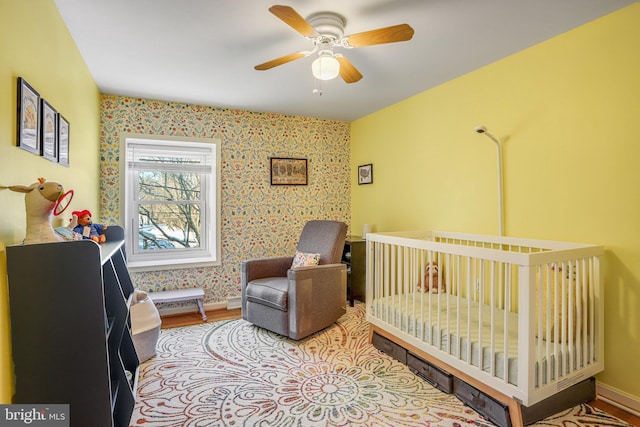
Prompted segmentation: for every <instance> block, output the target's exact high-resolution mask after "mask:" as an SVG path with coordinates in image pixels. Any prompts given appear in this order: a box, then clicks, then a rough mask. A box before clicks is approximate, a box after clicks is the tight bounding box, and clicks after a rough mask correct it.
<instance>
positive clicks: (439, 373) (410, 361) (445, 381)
mask: <svg viewBox="0 0 640 427" xmlns="http://www.w3.org/2000/svg"><path fill="white" fill-rule="evenodd" d="M407 366H408V367H409V369H410V370H411V372H413V373H414V374H416V375H417V376H419V377H420V378H422V379H424V380H425V381H427V382H428V383H429V384H431V385H432V386H434V387H435V388H437V389H438V390H441V391H444V392H445V393H453V375H451V374H450V373H448V372H446V371H443V370H442V369H440V368H438V367H436V366H434V365H432V364H430V363H429V362H427V361H425V360H422V359H421V358H419V357H418V356H416V355H414V354H413V353H408V354H407Z"/></svg>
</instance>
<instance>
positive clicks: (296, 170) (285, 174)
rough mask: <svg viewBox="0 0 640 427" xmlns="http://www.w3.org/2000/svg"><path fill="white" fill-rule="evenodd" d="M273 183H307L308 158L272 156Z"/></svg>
mask: <svg viewBox="0 0 640 427" xmlns="http://www.w3.org/2000/svg"><path fill="white" fill-rule="evenodd" d="M271 185H307V159H293V158H287V157H272V158H271Z"/></svg>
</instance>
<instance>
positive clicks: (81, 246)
mask: <svg viewBox="0 0 640 427" xmlns="http://www.w3.org/2000/svg"><path fill="white" fill-rule="evenodd" d="M106 231H107V233H105V234H107V242H106V243H103V244H100V245H98V244H97V243H95V242H93V241H91V240H79V241H66V242H58V243H42V244H32V245H16V246H9V247H7V273H8V279H9V280H8V282H9V308H10V312H11V335H12V347H13V361H14V366H15V395H14V397H13V403H24V404H30V403H34V404H35V403H40V404H43V403H44V404H46V403H51V404H69V405H70V406H69V410H70V418H71V420H70V421H71V422H70V425H71V426H72V427H86V426H91V427H102V426H105V427H114V426H116V427H120V426H122V427H128V426H129V421H130V418H131V413H132V411H133V407H134V404H135V397H136V392H135V391H136V387H137V378H138V365H139V361H138V356H137V354H136V351H135V348H134V346H133V341H132V339H131V319H130V317H129V308H130V305H131V300H132V293H133V284H132V282H131V278H130V277H129V272H128V270H127V266H126V259H125V251H124V230H123V229H122V228H121V227H118V226H110V227H109V228H108V229H107V230H106Z"/></svg>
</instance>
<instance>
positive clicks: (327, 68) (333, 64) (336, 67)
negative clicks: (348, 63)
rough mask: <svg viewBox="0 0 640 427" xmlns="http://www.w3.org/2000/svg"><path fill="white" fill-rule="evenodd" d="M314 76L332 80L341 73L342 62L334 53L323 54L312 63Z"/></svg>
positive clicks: (319, 78)
mask: <svg viewBox="0 0 640 427" xmlns="http://www.w3.org/2000/svg"><path fill="white" fill-rule="evenodd" d="M311 72H312V73H313V77H315V78H316V79H318V80H331V79H335V78H336V77H338V74H340V63H339V62H338V60H337V59H336V58H334V57H333V56H332V55H322V56H320V57H318V58H317V59H316V60H315V61H313V63H312V64H311Z"/></svg>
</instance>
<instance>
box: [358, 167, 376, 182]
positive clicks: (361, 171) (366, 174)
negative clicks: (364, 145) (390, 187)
mask: <svg viewBox="0 0 640 427" xmlns="http://www.w3.org/2000/svg"><path fill="white" fill-rule="evenodd" d="M371 183H373V165H372V164H371V163H369V164H368V165H361V166H358V184H371Z"/></svg>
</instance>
